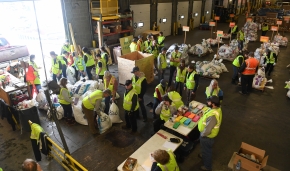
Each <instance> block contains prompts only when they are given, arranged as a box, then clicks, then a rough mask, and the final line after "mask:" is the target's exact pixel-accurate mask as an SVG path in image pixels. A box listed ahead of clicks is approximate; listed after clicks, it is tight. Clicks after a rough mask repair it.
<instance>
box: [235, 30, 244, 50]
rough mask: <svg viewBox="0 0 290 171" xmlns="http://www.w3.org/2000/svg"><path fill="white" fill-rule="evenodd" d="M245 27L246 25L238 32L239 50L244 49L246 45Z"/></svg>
mask: <svg viewBox="0 0 290 171" xmlns="http://www.w3.org/2000/svg"><path fill="white" fill-rule="evenodd" d="M244 31H245V29H244V27H243V28H242V29H241V30H240V31H239V32H238V34H237V40H238V47H239V50H240V51H242V50H243V47H244V41H245V33H244Z"/></svg>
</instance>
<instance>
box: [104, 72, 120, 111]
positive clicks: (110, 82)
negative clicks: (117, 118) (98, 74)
mask: <svg viewBox="0 0 290 171" xmlns="http://www.w3.org/2000/svg"><path fill="white" fill-rule="evenodd" d="M104 86H105V89H109V90H111V92H112V96H108V97H106V98H105V106H106V108H105V110H104V112H105V113H106V114H109V108H110V100H111V98H112V102H113V103H114V102H115V98H116V93H117V90H118V80H117V79H116V78H115V77H114V76H113V75H112V74H111V73H110V71H105V74H104Z"/></svg>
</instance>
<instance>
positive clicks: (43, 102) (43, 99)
mask: <svg viewBox="0 0 290 171" xmlns="http://www.w3.org/2000/svg"><path fill="white" fill-rule="evenodd" d="M35 100H36V101H37V102H38V108H39V109H46V107H45V106H46V104H47V100H46V97H45V94H44V92H43V90H39V93H38V94H37V96H36V98H35Z"/></svg>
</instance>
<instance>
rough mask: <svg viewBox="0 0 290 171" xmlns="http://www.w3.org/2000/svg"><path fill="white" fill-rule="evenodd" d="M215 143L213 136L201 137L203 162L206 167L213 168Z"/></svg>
mask: <svg viewBox="0 0 290 171" xmlns="http://www.w3.org/2000/svg"><path fill="white" fill-rule="evenodd" d="M213 144H214V139H213V138H208V137H200V146H201V154H202V160H203V164H204V166H205V168H206V169H208V170H211V169H212V147H213Z"/></svg>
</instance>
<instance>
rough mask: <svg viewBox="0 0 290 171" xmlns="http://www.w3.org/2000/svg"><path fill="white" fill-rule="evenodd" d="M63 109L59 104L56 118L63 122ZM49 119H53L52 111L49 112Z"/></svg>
mask: <svg viewBox="0 0 290 171" xmlns="http://www.w3.org/2000/svg"><path fill="white" fill-rule="evenodd" d="M63 113H64V112H63V108H62V106H61V105H60V104H58V106H57V107H56V117H57V119H58V120H61V119H62V118H63ZM47 117H48V118H51V117H52V116H51V113H50V109H48V110H47Z"/></svg>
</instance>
